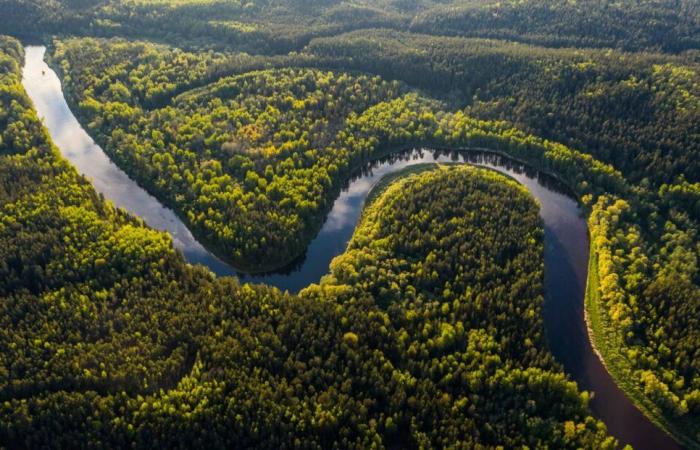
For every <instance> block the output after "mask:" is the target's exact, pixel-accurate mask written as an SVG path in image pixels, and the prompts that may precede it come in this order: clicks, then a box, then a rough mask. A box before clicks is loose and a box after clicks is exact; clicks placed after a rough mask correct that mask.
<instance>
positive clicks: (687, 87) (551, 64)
mask: <svg viewBox="0 0 700 450" xmlns="http://www.w3.org/2000/svg"><path fill="white" fill-rule="evenodd" d="M602 3H605V2H602ZM303 54H304V55H307V56H308V57H307V58H306V59H305V60H301V61H299V62H300V63H303V64H309V63H311V61H315V63H316V64H320V65H325V66H329V67H337V68H339V69H343V70H361V71H363V72H369V73H374V74H377V75H381V76H382V77H383V78H385V79H390V80H401V81H403V82H406V83H408V84H409V85H411V86H415V87H419V88H422V89H425V90H428V91H430V92H431V93H433V94H434V95H437V96H439V97H442V98H445V99H447V100H448V101H450V102H451V103H452V104H454V105H455V106H456V107H459V108H465V112H466V113H467V114H469V115H471V116H474V117H478V118H482V119H485V120H505V121H508V122H509V123H511V124H513V125H514V126H517V127H519V128H520V129H523V130H525V131H527V132H529V133H531V134H534V135H536V136H540V137H544V138H547V139H552V140H556V141H559V142H562V143H565V144H567V145H569V146H570V147H572V148H576V149H580V150H582V151H586V152H588V153H591V154H593V155H594V156H595V157H596V158H597V159H599V160H601V161H604V162H607V163H610V164H612V165H613V166H615V167H616V168H618V169H620V170H622V171H623V172H624V173H625V175H626V176H627V177H629V178H630V179H631V180H632V181H635V182H637V181H640V180H642V179H644V178H649V179H650V180H652V181H653V182H655V183H662V182H668V181H673V180H674V178H675V177H677V176H678V175H681V174H685V175H686V176H687V177H689V180H690V181H693V182H695V181H698V177H700V165H698V161H700V157H699V155H698V152H699V151H700V149H699V148H698V143H697V135H698V134H699V133H700V75H698V73H699V72H700V71H699V70H698V67H699V65H698V61H697V60H696V59H695V58H692V57H678V56H668V55H661V54H649V53H622V52H617V51H611V50H606V51H603V50H576V51H572V50H571V49H552V48H544V47H535V46H532V45H525V44H516V43H512V42H503V41H488V40H482V39H466V38H457V37H451V38H450V37H436V36H428V35H420V34H413V33H405V32H395V31H388V30H372V31H367V30H363V31H362V32H353V33H348V34H344V35H340V36H333V37H329V38H319V39H314V40H313V41H311V43H310V44H309V45H308V46H307V47H306V48H305V49H304V52H303Z"/></svg>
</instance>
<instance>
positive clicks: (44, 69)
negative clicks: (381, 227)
mask: <svg viewBox="0 0 700 450" xmlns="http://www.w3.org/2000/svg"><path fill="white" fill-rule="evenodd" d="M45 52H46V48H45V47H41V46H27V47H26V48H25V53H26V56H25V66H24V69H23V77H22V83H23V85H24V88H25V90H26V91H27V93H28V95H29V97H30V98H31V100H32V101H33V103H34V106H35V108H36V110H37V112H38V114H39V117H41V118H42V119H43V121H44V124H45V126H46V127H47V128H48V130H49V133H50V135H51V137H52V139H53V141H54V142H55V143H56V145H57V146H58V148H59V150H60V151H61V153H62V154H63V156H64V157H65V158H66V159H68V160H69V161H70V162H71V163H72V164H73V165H74V166H75V167H76V168H77V169H78V171H79V172H80V173H81V174H83V175H84V176H86V177H87V178H88V179H90V180H91V181H92V183H93V185H94V187H95V190H96V191H97V192H99V193H101V194H103V195H104V196H105V197H106V198H107V199H109V200H110V201H111V202H112V203H114V204H115V205H116V206H119V207H121V208H124V209H126V210H127V211H129V212H131V213H132V214H134V215H136V216H138V217H140V218H141V219H143V220H144V222H145V223H146V224H148V225H149V226H151V227H152V228H155V229H158V230H162V231H167V232H168V233H170V235H171V236H172V238H173V243H174V245H175V247H177V248H178V249H179V250H180V251H182V253H183V255H184V256H185V258H186V260H187V261H188V262H190V263H193V264H195V263H196V264H203V265H205V266H207V267H208V268H209V269H210V270H211V271H212V272H214V273H216V274H218V275H236V276H239V277H240V278H241V279H242V281H245V282H254V283H266V284H269V285H273V286H277V287H279V288H280V289H283V290H289V291H291V292H297V291H299V290H300V289H302V288H304V287H305V286H307V285H309V284H311V283H314V282H318V281H319V280H320V278H321V277H322V276H323V275H325V274H326V273H327V272H328V266H329V263H330V261H331V260H332V259H333V258H334V257H335V256H337V255H339V254H341V253H343V252H344V251H345V248H346V246H347V243H348V241H349V240H350V238H351V236H352V233H353V231H354V229H355V225H356V224H357V221H358V219H359V217H360V214H361V211H362V207H363V204H364V200H365V198H366V197H367V194H368V193H369V191H370V190H371V188H372V187H373V186H374V184H375V183H377V181H378V180H380V179H381V178H382V177H383V176H385V175H387V174H390V173H392V172H396V171H398V170H401V169H403V168H404V167H407V166H410V165H414V164H420V163H426V162H462V163H469V164H473V165H476V166H483V167H489V168H491V169H494V170H496V171H498V172H501V173H504V174H506V175H509V176H510V177H512V178H514V179H516V180H517V181H518V182H520V183H521V184H523V185H524V186H525V187H526V188H527V189H528V190H529V191H530V193H531V194H532V195H533V197H535V198H536V199H537V201H538V203H539V204H540V216H541V217H542V219H543V222H544V229H545V237H544V265H545V281H544V287H545V305H544V323H545V328H546V332H547V338H548V341H549V344H550V347H551V351H552V353H553V354H554V356H555V358H556V359H557V360H558V361H559V362H560V363H561V364H562V365H563V366H564V368H565V370H566V372H567V373H568V374H569V375H570V376H571V377H572V379H574V380H575V381H576V382H577V383H578V385H579V387H580V388H582V389H585V390H589V391H593V392H594V397H593V399H592V400H591V403H590V406H591V409H592V410H593V413H594V414H595V415H596V416H597V417H599V418H600V419H601V420H603V421H604V422H605V424H606V425H607V427H608V430H609V431H610V433H611V434H613V435H614V436H615V437H617V438H618V439H619V440H620V441H621V442H622V443H623V444H631V445H633V446H634V448H637V449H650V450H652V449H673V448H680V447H679V446H678V444H676V443H675V441H673V440H672V439H671V438H670V437H669V436H668V435H666V434H665V433H664V432H663V431H661V430H660V429H658V428H656V427H655V426H654V425H653V424H652V423H651V422H650V421H649V420H648V419H647V418H646V417H645V416H644V415H643V414H642V413H641V412H640V411H639V410H638V409H637V408H636V407H635V406H634V405H633V404H632V403H631V402H630V401H629V399H627V397H626V396H625V395H624V393H623V392H622V391H621V390H620V389H619V388H618V387H617V385H616V384H615V383H614V381H613V380H612V378H611V376H610V375H609V374H608V372H607V371H606V369H605V368H604V366H603V365H602V363H601V361H600V360H599V359H598V357H597V356H596V355H595V353H594V352H593V349H592V348H591V344H590V340H589V337H588V333H587V329H586V326H585V321H584V311H583V301H584V292H585V288H586V277H587V270H588V256H589V255H588V253H589V240H588V229H587V225H586V221H585V219H584V217H583V216H582V214H581V211H580V209H579V207H578V204H577V202H576V201H575V200H574V199H573V198H571V197H570V196H568V195H567V194H566V192H567V190H566V189H565V188H564V187H563V186H561V185H559V183H557V182H556V180H554V179H553V178H551V177H550V176H548V175H546V174H542V173H540V172H537V171H535V170H531V169H529V168H528V167H526V166H524V165H522V164H520V163H518V162H515V161H512V160H509V159H507V158H505V157H503V156H499V155H495V154H491V153H484V152H479V151H462V152H441V151H433V150H425V149H414V150H406V151H403V152H399V153H397V154H395V155H393V156H391V157H389V158H386V159H383V160H378V161H374V162H372V163H371V164H368V165H367V166H366V167H364V168H363V169H362V170H359V171H358V173H357V174H356V175H355V176H354V177H353V178H352V179H351V180H350V181H349V182H348V183H347V185H346V186H345V188H344V189H343V191H342V192H341V194H340V196H339V197H338V198H337V199H336V200H335V203H334V204H333V207H332V209H331V211H330V212H329V214H328V216H327V218H326V221H325V223H324V224H323V227H322V229H321V230H320V232H319V233H318V235H317V236H316V237H315V238H314V239H313V240H312V241H311V243H310V245H309V246H308V248H307V250H306V252H305V254H304V255H303V256H302V257H300V259H299V260H298V261H297V262H295V263H294V264H293V265H291V266H290V267H288V268H287V269H286V270H283V271H278V272H277V273H271V274H265V275H247V274H243V273H240V272H238V271H236V270H235V269H233V268H232V267H230V266H228V265H227V264H225V263H224V262H222V261H221V260H220V259H219V258H217V257H216V256H214V255H213V254H212V253H210V252H209V251H208V250H207V249H205V248H204V246H202V245H201V244H200V243H199V242H198V241H197V240H196V239H195V238H194V237H193V236H192V233H191V232H190V231H189V229H188V228H187V227H186V226H185V224H184V223H183V222H182V221H181V220H180V219H179V218H178V216H177V215H176V214H175V213H174V212H173V211H172V210H170V209H169V208H166V207H165V206H163V205H162V204H161V203H160V202H159V201H158V200H157V199H156V198H155V197H153V196H152V195H150V194H149V193H148V192H146V191H145V190H144V189H142V188H141V187H140V186H139V185H138V184H136V182H134V181H133V180H131V179H130V178H129V177H128V176H127V175H126V173H124V172H123V171H122V170H121V169H120V168H119V167H117V166H116V165H115V164H114V163H113V162H112V161H111V160H110V159H109V157H108V156H107V155H106V154H105V153H104V151H103V150H102V149H101V148H100V147H99V146H98V145H97V144H96V143H95V142H94V141H93V140H92V138H90V136H89V135H88V134H87V133H86V132H85V130H84V129H83V128H82V126H81V125H80V123H79V122H78V120H77V119H76V118H75V116H74V115H73V113H72V112H71V110H70V108H69V107H68V104H67V103H66V100H65V98H64V96H63V92H62V88H61V82H60V80H59V78H58V76H57V75H56V73H55V72H54V71H53V70H51V69H50V68H49V66H48V65H47V64H46V63H45V62H44V54H45Z"/></svg>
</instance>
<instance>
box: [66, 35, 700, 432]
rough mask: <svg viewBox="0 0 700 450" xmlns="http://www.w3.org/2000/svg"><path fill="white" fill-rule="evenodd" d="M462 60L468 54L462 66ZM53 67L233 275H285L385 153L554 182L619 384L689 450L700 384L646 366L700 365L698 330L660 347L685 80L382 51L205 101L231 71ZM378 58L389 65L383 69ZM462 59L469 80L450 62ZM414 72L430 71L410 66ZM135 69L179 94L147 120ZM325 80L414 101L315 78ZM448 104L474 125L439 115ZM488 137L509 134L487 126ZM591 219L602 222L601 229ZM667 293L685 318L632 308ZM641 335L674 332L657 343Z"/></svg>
mask: <svg viewBox="0 0 700 450" xmlns="http://www.w3.org/2000/svg"><path fill="white" fill-rule="evenodd" d="M346 38H347V39H346ZM344 39H345V40H344ZM443 42H446V43H448V44H449V45H447V46H446V47H444V48H443V47H441V43H443ZM463 43H473V45H474V46H472V47H469V46H467V47H466V50H465V48H463V47H462V44H463ZM130 46H133V47H137V48H138V51H136V52H133V53H132V52H131V50H129V47H130ZM55 47H56V48H55V52H54V61H55V64H56V65H58V66H59V67H60V68H61V70H62V71H63V73H64V76H63V78H64V81H65V82H66V85H67V86H68V88H69V91H70V92H71V94H72V98H73V99H74V101H75V103H77V104H79V108H78V111H79V113H80V114H81V116H82V117H83V119H84V122H85V123H87V124H89V127H90V128H91V129H92V132H93V135H95V136H96V137H97V139H98V140H99V141H101V142H102V143H103V144H104V146H105V148H106V150H107V151H108V152H109V153H110V154H111V155H112V156H113V157H114V158H115V159H116V160H117V161H118V162H119V163H120V164H121V165H122V166H123V167H124V168H125V169H126V170H127V171H128V172H129V173H130V174H131V175H132V176H134V177H135V178H136V179H138V180H139V182H141V183H142V184H143V185H144V186H146V187H148V188H149V189H150V190H151V191H152V192H154V193H156V194H157V195H158V196H159V197H160V198H161V199H164V200H165V201H166V202H167V203H168V204H170V205H172V206H174V207H175V208H176V209H178V210H179V211H180V212H181V213H182V215H183V216H184V217H185V218H186V220H187V221H188V223H189V224H190V225H191V226H192V228H193V230H194V231H195V233H196V234H197V235H198V236H199V237H200V238H202V239H203V241H204V242H207V243H209V244H211V245H212V247H213V248H215V249H219V252H220V253H223V255H224V256H225V257H227V258H228V259H229V260H232V261H234V262H235V263H236V264H237V265H239V266H240V267H244V268H269V267H272V266H275V265H277V266H279V265H281V264H283V263H284V262H285V261H288V260H289V259H291V258H293V257H294V256H296V255H298V254H299V253H300V252H301V251H302V250H303V249H304V248H305V246H306V244H307V242H308V240H309V239H310V238H311V236H312V235H313V234H314V233H315V232H316V230H317V229H318V227H320V224H321V221H322V219H323V216H324V213H325V212H326V211H327V210H328V208H329V206H330V204H331V201H332V200H333V198H334V197H335V195H337V192H338V189H339V188H340V187H341V186H342V183H343V182H344V180H345V179H347V177H348V176H349V174H350V173H351V172H352V170H353V168H355V167H358V166H359V165H360V164H361V163H363V162H365V161H367V160H368V159H371V158H373V157H377V156H379V155H381V154H382V153H384V152H386V151H388V150H390V149H393V148H396V147H405V146H414V145H420V144H427V145H438V146H446V147H465V146H474V147H487V148H491V149H495V150H501V151H504V152H506V153H509V154H511V155H513V156H516V157H518V158H520V159H523V160H525V161H528V162H529V163H530V164H532V165H534V166H536V167H538V168H543V169H546V170H548V171H551V172H554V173H556V174H557V175H559V176H560V177H562V178H563V179H564V180H565V181H566V182H567V183H568V184H569V185H570V186H571V187H572V188H573V190H574V191H575V192H576V194H577V195H578V196H579V198H580V199H581V201H582V203H583V204H584V208H585V210H586V212H587V213H591V214H592V221H591V232H592V236H593V240H594V244H595V245H594V251H595V252H596V253H598V254H599V256H600V257H599V259H598V262H599V265H598V266H597V268H598V272H599V273H600V275H601V283H600V291H601V292H600V294H601V295H600V297H601V298H602V299H603V300H602V305H601V306H602V308H601V310H602V312H603V314H605V315H606V317H608V319H609V323H610V324H611V327H610V329H611V330H614V334H615V335H614V336H610V340H614V339H618V341H617V342H618V344H619V345H618V347H619V348H620V349H621V354H623V355H624V361H623V362H624V363H623V364H622V365H621V367H622V366H624V368H620V370H619V373H620V374H623V375H620V376H623V377H626V378H627V377H628V378H629V379H632V380H637V381H636V384H635V385H636V386H637V387H638V389H639V391H640V392H643V393H644V394H643V397H644V398H646V399H647V400H649V401H650V403H649V404H650V405H651V406H650V408H652V409H656V410H658V411H660V412H658V413H655V414H656V415H657V416H659V415H663V416H665V417H667V419H668V420H669V421H671V422H679V423H683V424H684V425H683V426H681V427H680V428H679V429H681V430H682V432H683V433H687V434H688V435H689V436H691V439H697V437H696V436H695V434H696V433H697V426H696V424H697V421H696V418H697V415H698V414H699V412H698V410H697V407H696V406H694V405H696V403H697V402H696V400H695V399H696V397H697V394H696V392H697V389H698V386H699V383H700V374H698V372H697V369H696V367H695V366H693V365H692V364H691V365H687V364H683V363H681V362H680V360H678V359H677V358H672V357H665V358H659V357H658V356H657V353H658V352H667V350H666V349H668V352H670V354H673V353H674V352H675V351H679V352H680V353H681V354H685V355H689V356H690V355H697V352H698V349H699V348H700V342H698V339H697V334H696V331H695V330H693V329H691V330H690V331H689V332H688V333H680V334H678V332H674V333H671V331H670V330H671V329H675V328H676V326H675V325H674V323H676V319H674V318H673V317H671V316H670V315H671V314H672V315H675V314H678V313H679V312H680V311H682V312H683V314H688V313H690V312H694V311H697V309H698V307H700V306H698V305H697V303H696V302H694V301H693V299H694V298H696V297H695V295H696V294H695V292H696V291H695V290H694V287H696V286H697V283H698V281H699V279H700V276H699V275H698V270H697V267H698V266H697V261H696V260H697V255H698V253H699V249H698V248H697V246H696V245H693V244H692V243H694V242H696V238H695V236H697V233H698V228H699V227H698V215H697V214H698V212H697V211H698V210H697V207H698V206H697V205H698V204H700V203H699V202H698V198H699V196H698V194H697V192H698V191H699V189H698V188H697V186H696V185H695V184H694V183H696V181H697V173H700V171H698V170H697V169H696V168H695V166H696V164H697V161H696V159H697V158H695V157H694V155H696V154H697V149H698V144H697V142H696V139H695V137H696V136H697V132H696V131H695V130H697V127H698V123H700V122H699V121H697V120H696V119H697V117H698V109H697V108H698V107H697V105H698V102H697V101H696V100H697V98H698V83H697V82H696V81H695V79H696V78H697V70H696V63H693V62H692V60H690V59H683V58H680V57H668V56H663V55H647V56H644V55H633V54H622V53H614V52H600V51H585V52H584V51H581V52H578V53H575V54H572V53H571V52H570V51H568V50H547V49H536V48H533V47H527V46H522V45H515V44H497V43H493V42H483V41H478V42H477V41H469V40H464V39H463V38H426V37H421V36H414V35H409V34H399V33H384V32H376V33H374V34H372V35H368V36H365V37H363V36H360V35H359V34H354V35H353V34H351V35H347V36H345V37H342V36H341V37H338V38H330V39H326V40H318V41H314V43H312V45H310V46H309V47H308V48H307V49H306V50H305V52H304V53H303V54H290V55H287V56H286V57H274V58H269V59H267V62H268V63H269V64H270V65H271V66H272V67H280V66H284V65H291V66H294V65H299V66H303V67H307V68H297V69H290V68H277V69H267V70H264V71H252V72H247V73H242V74H240V75H232V76H223V77H222V78H221V79H220V80H219V81H216V82H212V83H209V82H208V81H209V80H210V79H213V78H216V77H217V76H219V75H222V74H226V73H227V70H229V69H231V68H232V67H233V66H232V65H231V64H230V63H229V62H227V61H226V56H212V54H208V53H207V54H202V58H204V60H205V61H206V60H207V59H210V58H213V59H215V60H216V61H217V63H212V64H208V63H207V62H204V63H202V64H201V65H200V64H199V63H197V57H196V56H193V55H190V54H187V55H186V56H183V57H182V58H184V60H185V61H191V62H188V64H191V65H192V66H193V67H195V69H194V70H193V76H191V77H190V76H186V75H183V74H179V72H178V70H169V69H166V68H164V67H165V66H167V63H163V64H161V63H160V62H158V61H159V60H158V59H154V58H156V55H155V53H157V54H158V55H161V54H162V55H163V56H162V59H163V60H166V61H168V60H173V58H174V56H172V55H174V54H175V53H173V52H176V51H174V50H172V51H164V50H160V51H158V52H151V51H147V50H146V49H147V48H148V44H143V43H133V42H123V41H111V40H93V39H70V40H62V41H56V43H55ZM113 47H114V49H113ZM377 48H379V49H388V50H387V52H385V54H383V55H382V54H381V52H378V50H377ZM411 49H414V50H411ZM530 51H532V53H531V54H528V53H529V52H530ZM465 52H466V53H465ZM469 52H473V54H472V55H471V56H469V57H468V58H466V59H464V61H466V63H459V62H457V61H461V60H462V59H463V58H461V57H460V56H459V55H465V54H469ZM125 54H126V55H130V57H129V59H128V61H124V59H125V58H124V55H125ZM141 54H146V55H148V56H147V57H144V58H141V56H140V55H141ZM407 54H408V55H411V54H412V55H415V56H414V57H412V58H413V59H410V58H409V59H408V60H409V61H414V62H415V63H416V64H415V67H418V68H420V69H425V70H415V67H414V68H413V69H411V66H410V65H404V64H403V63H402V60H403V58H404V56H405V55H407ZM426 55H435V56H426ZM256 58H257V59H256V62H255V64H262V65H254V66H244V69H241V68H238V69H235V68H233V70H232V72H233V73H239V72H244V71H245V67H252V68H259V67H264V64H265V61H266V59H265V58H264V57H256ZM142 59H145V60H147V61H148V63H147V64H148V66H149V67H154V68H157V69H156V72H157V73H163V76H162V77H161V78H158V80H159V83H165V84H168V83H170V81H169V80H170V79H174V80H175V81H173V82H172V83H173V86H174V87H169V88H168V89H170V90H169V91H167V90H158V89H157V87H156V86H157V85H155V84H153V88H154V89H156V90H158V92H161V93H162V95H161V96H160V97H159V98H160V100H159V102H158V103H157V104H155V103H153V102H150V103H149V102H148V101H145V100H144V99H146V98H148V97H149V95H148V93H146V94H143V93H141V92H143V86H146V85H147V84H148V83H147V82H144V81H142V79H143V78H144V70H143V69H139V67H140V66H141V65H142V63H141V60H142ZM93 60H94V61H95V62H94V63H93ZM628 60H629V61H631V64H630V65H629V66H628V67H626V68H624V67H623V64H622V63H623V62H625V61H628ZM373 61H375V62H373ZM376 61H379V62H376ZM174 64H175V63H174ZM460 64H461V65H460ZM326 65H331V66H332V67H336V68H339V69H340V68H344V69H360V70H363V71H370V72H375V73H379V74H381V75H383V76H384V77H387V78H394V79H399V80H402V81H404V82H405V83H406V84H404V83H397V82H387V81H384V80H383V79H382V78H378V77H371V76H366V75H357V74H353V75H348V74H346V73H343V72H326V71H322V70H319V69H317V68H308V67H309V66H320V67H323V66H326ZM92 66H96V67H99V70H95V69H92V68H91V67H92ZM161 66H164V67H163V68H161ZM204 66H207V67H210V68H212V69H211V70H209V69H203V67H204ZM110 67H113V68H115V69H114V70H110ZM177 67H178V68H180V70H183V71H186V70H187V65H185V64H179V63H177ZM472 67H478V69H472ZM492 71H495V72H497V73H501V74H502V75H498V76H496V75H494V73H492ZM205 72H206V73H207V75H204V76H203V75H202V73H205ZM416 73H418V75H416ZM169 74H170V75H169ZM176 74H177V75H176ZM420 74H425V78H424V77H423V76H422V75H420ZM470 74H473V80H470ZM494 76H496V78H495V79H494ZM173 77H175V78H173ZM431 79H432V80H437V81H438V82H437V83H435V84H434V85H433V86H432V88H431V90H432V91H433V92H438V93H440V92H442V93H443V94H444V93H447V94H449V93H450V92H453V95H452V98H451V99H450V98H449V97H447V100H443V101H437V100H435V99H432V98H430V97H427V96H425V95H422V94H419V93H417V92H415V91H413V90H412V89H411V88H410V86H409V85H408V84H413V85H418V86H423V87H428V84H429V81H428V80H431ZM443 83H444V84H443ZM132 86H135V88H132ZM460 86H461V88H460ZM455 89H458V90H459V91H460V92H456V93H455V92H454V91H455ZM132 92H134V93H135V95H129V94H130V93H132ZM469 96H471V97H472V100H468V97H469ZM455 102H457V104H462V105H464V104H465V103H464V102H466V105H467V107H466V108H465V109H463V110H456V111H455V110H451V109H450V106H449V105H454V104H455ZM637 108H638V109H637ZM630 111H634V112H630ZM479 117H482V118H479ZM494 117H495V118H505V119H508V121H491V120H485V119H488V118H494ZM513 123H515V124H521V125H522V126H523V128H525V129H526V130H529V131H530V132H532V133H537V134H539V135H542V136H543V137H544V138H543V137H535V135H533V134H529V133H528V132H527V131H521V130H519V129H516V128H514V127H513V125H512V124H513ZM547 137H556V138H561V140H563V141H565V142H568V143H569V144H570V145H571V146H573V147H576V148H581V149H583V150H585V151H586V152H587V153H590V154H586V153H583V152H579V151H575V150H572V149H571V148H570V147H567V146H565V145H561V144H556V143H553V142H551V141H549V140H547V139H546V138H547ZM656 137H659V140H658V141H657V140H655V139H654V138H656ZM591 154H592V155H594V156H595V157H597V158H599V159H596V158H594V156H591ZM601 160H602V161H601ZM605 162H607V163H612V164H613V165H614V166H613V165H609V164H606V163H605ZM616 169H617V170H616ZM681 175H682V176H681ZM686 177H687V178H686ZM620 202H621V203H620ZM609 205H618V206H619V205H626V206H625V208H626V209H625V210H626V211H627V210H628V212H627V213H624V214H622V213H619V212H616V211H617V209H616V208H617V207H615V208H612V210H611V211H612V212H610V211H609V209H610V208H609ZM603 217H606V218H609V219H605V220H604V221H603V220H602V219H601V220H598V218H603ZM669 230H673V232H670V231H669ZM689 243H691V244H689ZM620 255H625V256H624V257H623V256H620ZM608 256H609V257H608ZM675 278H680V279H684V280H686V282H685V286H686V287H687V289H685V290H682V291H681V290H679V291H677V293H678V295H681V294H682V297H681V298H687V299H690V300H689V305H688V306H687V308H689V309H685V308H680V309H679V308H678V306H667V305H666V302H660V301H656V300H655V301H651V300H649V301H642V300H641V299H647V298H654V299H658V297H659V292H660V290H659V289H658V286H660V285H663V283H668V282H669V281H664V280H673V279H675ZM659 283H661V284H659ZM655 286H656V288H655ZM674 292H675V291H674ZM672 304H673V305H678V301H674V302H673V303H672ZM651 309H654V312H653V313H652V312H651ZM650 317H654V318H656V319H657V320H658V319H659V318H660V317H667V319H668V320H669V322H668V324H667V325H666V328H664V329H663V330H661V331H658V330H659V329H658V327H653V329H654V333H651V334H650V333H649V332H648V327H647V323H648V320H649V318H650ZM691 325H692V324H691ZM657 331H658V332H657ZM669 345H673V346H675V347H674V348H672V347H670V346H669ZM652 375H653V378H652ZM645 386H652V387H649V388H648V389H647V388H646V387H645ZM659 393H663V394H659ZM688 424H689V425H688ZM694 424H695V425H694Z"/></svg>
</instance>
